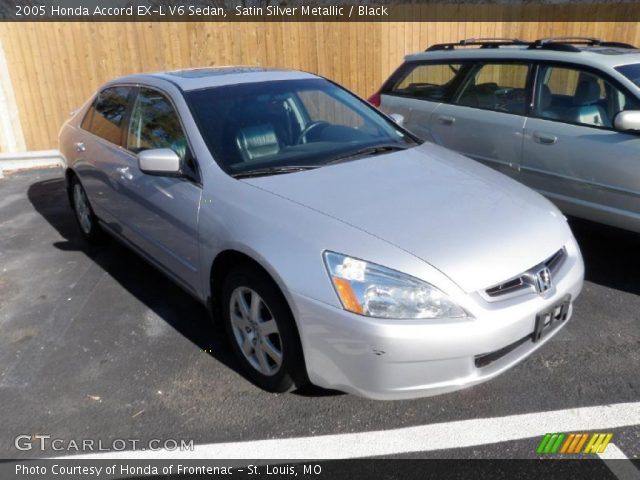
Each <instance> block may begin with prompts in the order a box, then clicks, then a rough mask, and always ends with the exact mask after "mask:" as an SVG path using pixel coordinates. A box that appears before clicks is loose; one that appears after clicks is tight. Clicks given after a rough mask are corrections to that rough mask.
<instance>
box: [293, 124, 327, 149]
mask: <svg viewBox="0 0 640 480" xmlns="http://www.w3.org/2000/svg"><path fill="white" fill-rule="evenodd" d="M321 125H325V126H329V125H330V124H329V122H325V121H324V120H318V121H316V122H311V123H310V124H309V125H307V126H306V127H304V129H303V130H302V131H301V132H300V135H298V139H297V140H296V145H300V144H301V143H307V135H308V134H309V132H311V130H314V129H316V128H318V127H319V126H321Z"/></svg>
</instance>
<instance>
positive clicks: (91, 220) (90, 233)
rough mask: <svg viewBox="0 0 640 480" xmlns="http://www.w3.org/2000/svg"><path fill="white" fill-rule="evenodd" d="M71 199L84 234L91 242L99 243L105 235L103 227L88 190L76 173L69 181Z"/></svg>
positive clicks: (77, 220)
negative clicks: (94, 211) (92, 206)
mask: <svg viewBox="0 0 640 480" xmlns="http://www.w3.org/2000/svg"><path fill="white" fill-rule="evenodd" d="M69 199H70V200H71V208H72V209H73V212H74V213H75V217H76V222H77V223H78V227H79V228H80V232H81V233H82V236H83V237H84V238H85V240H87V241H88V242H90V243H98V242H99V241H100V240H101V239H102V236H103V232H102V229H101V228H100V224H99V223H98V218H97V217H96V215H95V213H93V209H92V208H91V203H90V202H89V197H88V196H87V192H86V191H85V189H84V187H83V186H82V184H81V183H80V180H78V177H76V176H75V175H74V176H73V177H71V181H70V182H69Z"/></svg>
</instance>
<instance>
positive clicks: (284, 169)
mask: <svg viewBox="0 0 640 480" xmlns="http://www.w3.org/2000/svg"><path fill="white" fill-rule="evenodd" d="M320 166H321V165H280V166H277V167H265V168H256V169H255V170H248V171H246V172H238V173H232V174H231V176H232V177H233V178H251V177H266V176H268V175H281V174H283V173H294V172H302V171H304V170H313V169H314V168H318V167H320Z"/></svg>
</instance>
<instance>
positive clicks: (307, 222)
mask: <svg viewBox="0 0 640 480" xmlns="http://www.w3.org/2000/svg"><path fill="white" fill-rule="evenodd" d="M60 149H61V151H62V153H63V155H64V157H65V158H66V161H67V166H68V168H67V173H66V176H67V184H68V191H69V198H70V201H71V204H72V206H73V209H74V210H75V215H76V218H77V220H78V224H79V226H80V229H81V230H82V232H83V234H84V235H85V237H86V238H87V239H89V240H93V239H97V238H98V237H99V234H100V232H101V231H102V232H104V231H107V232H109V233H110V234H111V235H113V236H115V237H117V238H118V239H120V240H121V241H123V242H125V243H126V244H127V245H129V246H130V247H131V248H133V249H134V250H135V251H137V252H138V253H139V254H140V255H142V256H143V257H144V258H146V259H147V260H148V261H149V262H151V263H152V264H153V265H155V266H156V267H157V268H159V269H160V270H162V271H163V272H165V273H166V274H167V275H168V276H169V277H170V278H172V279H173V280H174V281H175V282H177V283H178V284H179V285H181V286H182V287H183V288H185V289H186V290H187V291H188V292H190V293H191V294H192V295H193V296H194V297H196V298H197V299H199V300H200V301H201V302H203V303H204V304H206V305H207V306H209V307H210V309H211V311H212V312H219V313H218V314H214V317H217V319H219V320H221V321H222V322H224V325H225V328H226V331H227V333H228V337H229V340H230V342H231V345H232V348H233V350H234V352H235V354H236V356H237V358H238V361H239V362H240V364H241V365H242V367H243V369H244V371H245V372H246V375H247V377H248V378H249V379H250V380H252V381H253V382H254V383H256V384H257V385H259V386H260V387H262V388H264V389H267V390H269V391H276V392H283V391H287V390H289V389H291V388H293V387H295V386H300V385H303V384H304V383H306V382H312V383H314V384H316V385H319V386H321V387H326V388H333V389H339V390H344V391H347V392H353V393H356V394H359V395H364V396H367V397H371V398H379V399H393V398H410V397H418V396H425V395H433V394H437V393H443V392H447V391H452V390H456V389H460V388H463V387H465V386H469V385H473V384H476V383H479V382H482V381H484V380H487V379H490V378H492V377H495V376H496V375H498V374H500V373H501V372H503V371H505V370H506V369H508V368H510V367H511V366H513V365H514V364H516V363H517V362H519V361H520V360H522V359H523V358H525V357H526V356H527V355H529V354H530V353H532V352H533V351H535V350H536V349H537V348H538V347H540V346H541V345H543V344H544V343H545V342H546V341H547V340H549V339H550V338H552V337H553V336H554V335H555V334H556V333H557V332H558V331H560V329H561V328H562V327H563V326H564V325H566V323H567V321H568V319H569V317H570V316H571V314H572V305H573V300H574V299H575V298H576V297H577V296H578V294H579V293H580V290H581V288H582V282H583V273H584V267H583V262H582V258H581V255H580V251H579V249H578V246H577V244H576V242H575V240H574V238H573V235H572V233H571V231H570V229H569V227H568V225H567V222H566V219H565V218H564V216H563V215H562V214H561V213H560V212H559V211H558V209H557V208H556V207H555V206H553V205H552V204H551V203H550V202H549V201H548V200H546V199H545V198H544V197H542V196H541V195H539V194H538V193H536V192H534V191H533V190H530V189H528V188H526V187H524V186H522V185H521V184H519V183H517V182H515V181H513V180H511V179H509V178H507V177H506V176H504V175H502V174H500V173H498V172H495V171H494V170H491V169H490V168H487V167H485V166H483V165H480V164H479V163H477V162H474V161H472V160H470V159H468V158H466V157H464V156H462V155H459V154H457V153H454V152H452V151H451V150H448V149H445V148H442V147H440V146H437V145H433V144H428V143H425V144H422V142H420V141H419V140H418V139H417V137H415V136H414V135H413V134H411V133H409V132H408V131H407V130H405V129H404V128H402V127H401V126H399V125H398V124H397V123H396V122H394V121H393V120H392V119H391V118H390V117H387V116H386V115H385V114H383V113H382V112H380V111H379V110H377V109H375V108H374V107H372V106H371V105H370V104H368V103H367V102H365V101H363V100H361V99H359V98H357V97H356V96H354V95H353V94H351V93H349V92H348V91H346V90H344V89H343V88H341V87H339V86H337V85H336V84H334V83H332V82H330V81H328V80H325V79H323V78H320V77H317V76H315V75H312V74H309V73H303V72H296V71H278V70H265V69H260V68H216V69H194V70H186V71H176V72H166V73H156V74H145V75H133V76H128V77H124V78H120V79H117V80H114V81H112V82H109V83H107V84H106V85H104V86H103V87H102V88H101V89H100V90H99V91H98V92H97V93H96V95H95V96H94V97H93V98H91V99H90V100H89V101H88V102H87V103H86V105H84V107H82V108H81V109H80V110H79V111H78V112H77V113H76V114H75V115H74V116H73V117H72V118H71V119H70V120H69V121H68V122H67V123H66V124H65V125H64V127H63V128H62V131H61V133H60ZM212 381H215V380H214V379H212Z"/></svg>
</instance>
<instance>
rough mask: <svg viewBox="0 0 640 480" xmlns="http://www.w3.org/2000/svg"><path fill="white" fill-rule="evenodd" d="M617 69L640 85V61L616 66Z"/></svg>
mask: <svg viewBox="0 0 640 480" xmlns="http://www.w3.org/2000/svg"><path fill="white" fill-rule="evenodd" d="M616 70H617V71H619V72H620V73H621V74H623V75H624V76H625V77H627V78H628V79H629V80H631V81H632V82H633V83H635V84H636V86H638V87H640V63H633V64H630V65H623V66H621V67H616Z"/></svg>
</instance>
